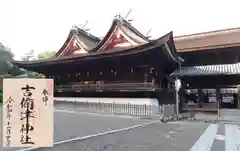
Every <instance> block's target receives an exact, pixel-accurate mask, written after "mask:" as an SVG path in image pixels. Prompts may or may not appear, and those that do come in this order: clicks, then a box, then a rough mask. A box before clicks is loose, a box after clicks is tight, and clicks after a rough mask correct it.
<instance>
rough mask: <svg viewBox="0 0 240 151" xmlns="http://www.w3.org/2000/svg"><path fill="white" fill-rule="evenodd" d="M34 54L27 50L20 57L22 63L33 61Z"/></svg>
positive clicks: (32, 51)
mask: <svg viewBox="0 0 240 151" xmlns="http://www.w3.org/2000/svg"><path fill="white" fill-rule="evenodd" d="M35 59H36V58H35V52H34V50H29V51H27V52H26V53H25V54H24V55H23V56H22V57H21V60H22V61H31V60H35Z"/></svg>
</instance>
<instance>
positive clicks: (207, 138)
mask: <svg viewBox="0 0 240 151" xmlns="http://www.w3.org/2000/svg"><path fill="white" fill-rule="evenodd" d="M217 131H218V125H217V124H211V125H209V126H208V128H207V129H206V130H205V132H204V133H203V134H202V135H201V136H200V138H199V139H198V140H197V142H196V143H195V144H194V145H193V146H192V148H191V149H190V151H210V150H211V147H212V144H213V141H214V138H215V135H216V134H217Z"/></svg>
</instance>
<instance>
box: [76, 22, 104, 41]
mask: <svg viewBox="0 0 240 151" xmlns="http://www.w3.org/2000/svg"><path fill="white" fill-rule="evenodd" d="M71 30H74V31H75V32H77V33H82V34H84V35H86V36H87V37H89V38H92V39H93V40H96V41H98V42H99V41H100V40H101V39H100V38H98V37H96V36H94V35H92V34H91V33H90V32H88V31H86V30H84V29H82V28H80V27H78V26H73V27H72V29H71Z"/></svg>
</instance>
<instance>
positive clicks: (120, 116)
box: [55, 110, 139, 119]
mask: <svg viewBox="0 0 240 151" xmlns="http://www.w3.org/2000/svg"><path fill="white" fill-rule="evenodd" d="M55 112H59V113H69V114H82V115H84V114H85V115H90V116H106V117H112V116H114V117H119V118H135V119H139V117H137V116H130V115H116V114H104V113H89V112H79V111H70V110H55Z"/></svg>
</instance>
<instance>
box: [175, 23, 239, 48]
mask: <svg viewBox="0 0 240 151" xmlns="http://www.w3.org/2000/svg"><path fill="white" fill-rule="evenodd" d="M174 41H175V44H176V48H177V50H178V51H179V52H183V51H198V50H208V49H217V48H225V47H235V46H240V27H238V28H230V29H223V30H216V31H210V32H203V33H196V34H192V35H184V36H178V37H175V38H174Z"/></svg>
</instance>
